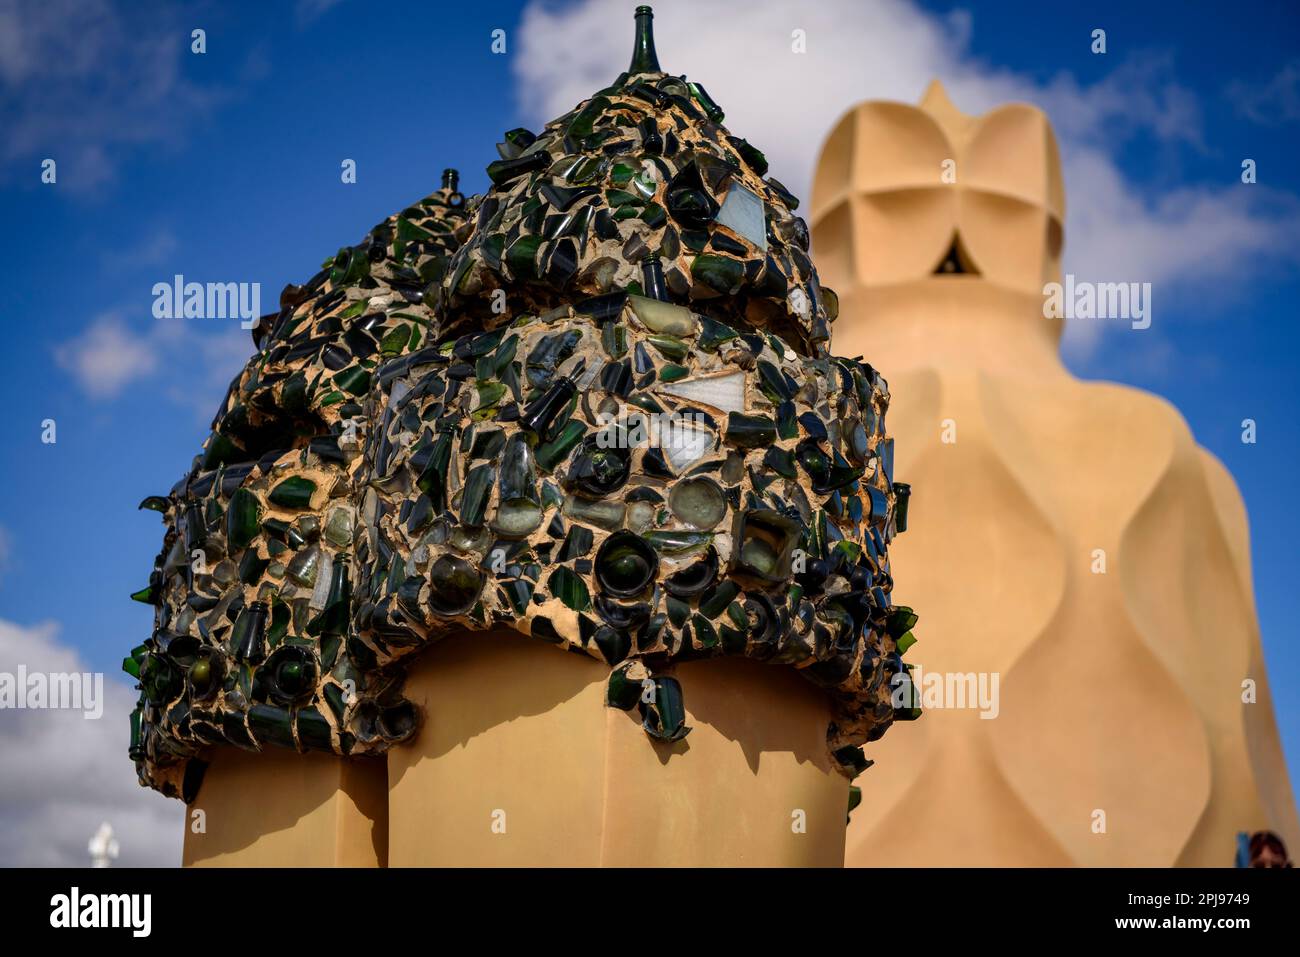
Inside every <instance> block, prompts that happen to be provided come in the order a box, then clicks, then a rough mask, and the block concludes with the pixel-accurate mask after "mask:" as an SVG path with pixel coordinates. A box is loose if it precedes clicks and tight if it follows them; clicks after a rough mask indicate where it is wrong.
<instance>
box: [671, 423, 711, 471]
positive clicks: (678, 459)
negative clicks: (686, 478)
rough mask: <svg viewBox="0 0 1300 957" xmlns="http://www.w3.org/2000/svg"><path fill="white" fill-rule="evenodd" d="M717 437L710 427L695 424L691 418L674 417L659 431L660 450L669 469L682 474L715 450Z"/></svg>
mask: <svg viewBox="0 0 1300 957" xmlns="http://www.w3.org/2000/svg"><path fill="white" fill-rule="evenodd" d="M714 441H715V437H714V435H713V432H712V431H711V430H710V429H709V427H708V426H705V425H699V424H696V423H695V422H693V421H692V420H691V418H690V416H689V414H687V415H680V416H672V417H670V418H669V419H668V421H667V422H666V423H665V424H664V425H662V426H661V427H660V429H659V448H660V450H662V451H663V453H664V458H665V459H667V460H668V467H669V468H671V469H672V470H673V471H674V472H676V473H677V474H679V475H680V474H681V473H682V472H685V471H686V470H687V469H689V468H690V467H691V466H693V465H694V464H695V463H696V462H698V461H699V460H700V459H702V458H704V456H706V455H708V454H709V452H710V451H711V450H712V449H713V444H714Z"/></svg>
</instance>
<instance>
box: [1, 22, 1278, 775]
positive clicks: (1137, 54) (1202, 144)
mask: <svg viewBox="0 0 1300 957" xmlns="http://www.w3.org/2000/svg"><path fill="white" fill-rule="evenodd" d="M632 6H633V4H632V3H630V2H628V3H610V2H604V0H585V2H581V3H579V4H568V5H566V4H546V5H544V6H538V5H525V4H522V3H513V2H501V3H498V2H491V3H474V4H456V5H452V4H430V3H424V2H419V3H416V2H412V3H400V2H397V3H391V4H386V5H382V6H377V5H375V4H370V3H362V2H359V0H300V2H297V3H291V2H285V3H269V4H268V3H265V2H262V3H236V2H228V3H216V2H213V3H156V4H155V3H146V2H139V3H121V4H113V3H108V2H101V0H85V2H80V3H72V2H71V0H46V2H39V3H37V2H26V0H0V117H3V122H0V129H5V130H6V135H5V137H3V138H2V141H0V222H2V223H3V226H4V228H3V230H2V231H0V244H3V249H2V251H0V261H3V263H4V275H5V278H6V287H7V290H8V291H7V293H6V295H5V297H4V302H3V315H4V328H5V335H6V341H7V344H8V349H7V355H8V358H7V360H6V361H5V363H4V371H3V374H0V398H2V400H3V408H4V409H5V412H6V416H5V418H6V421H7V428H5V429H4V430H3V432H2V433H0V462H2V463H3V472H2V473H0V490H3V494H0V619H3V620H4V621H7V622H10V623H12V624H14V625H16V626H18V627H19V628H22V629H33V628H35V627H37V626H38V625H40V624H41V623H47V622H53V623H56V624H57V629H58V630H57V638H51V639H50V640H51V641H58V642H60V643H62V644H63V645H67V646H71V647H72V648H73V649H75V650H76V651H77V652H78V653H79V654H80V655H81V656H82V658H83V659H84V661H85V662H87V663H88V665H89V666H90V667H91V668H93V669H96V670H103V671H106V672H109V673H114V672H116V671H117V669H118V663H119V662H120V660H121V658H122V655H123V654H124V653H125V652H126V651H127V650H128V649H129V648H130V647H131V646H132V645H134V644H136V643H138V642H139V641H140V640H141V639H143V638H144V637H146V636H147V634H148V633H149V630H150V627H151V620H152V615H151V611H150V609H148V608H147V607H145V606H142V605H138V604H134V603H132V602H130V601H128V600H127V595H128V594H129V593H130V592H132V591H134V590H136V589H137V588H140V587H141V586H143V585H144V584H145V582H146V580H147V578H148V574H149V569H150V565H151V561H152V559H153V556H154V555H155V553H156V552H157V550H158V547H159V543H160V532H161V527H160V524H159V522H158V521H157V516H156V515H154V514H152V513H148V512H144V513H137V512H136V511H135V506H136V504H137V503H138V502H139V500H140V499H141V498H142V497H143V496H145V495H146V494H151V493H160V494H162V493H166V491H167V490H168V489H169V488H170V487H171V485H172V484H173V483H174V482H175V481H176V479H177V478H179V477H180V475H181V474H182V473H183V472H184V471H185V470H186V468H187V466H188V462H189V460H190V457H191V456H192V455H193V454H194V453H195V452H196V451H197V450H198V448H199V445H200V443H201V441H202V440H203V438H204V437H205V435H206V433H207V428H206V427H207V424H208V422H209V420H210V418H211V415H212V413H213V412H214V411H215V409H216V406H217V404H218V402H219V401H220V399H221V396H222V394H223V392H224V388H225V385H226V384H227V382H228V381H229V380H230V378H231V377H232V376H233V375H234V374H235V373H236V372H237V371H238V369H239V368H240V366H241V365H242V363H243V361H244V359H245V358H246V357H247V355H248V354H249V353H250V352H251V350H252V345H251V342H250V340H249V338H248V333H247V332H245V331H242V330H240V329H238V328H237V324H236V323H235V322H231V321H222V320H185V321H173V322H171V323H168V322H166V321H162V320H156V319H154V318H153V317H152V316H151V313H150V308H151V303H152V297H151V288H152V286H153V284H154V283H155V282H159V281H170V278H171V277H172V275H173V274H174V273H182V274H183V275H185V277H186V278H187V279H191V280H197V281H243V282H259V283H261V285H262V301H263V304H264V307H263V308H264V310H265V311H271V310H272V309H273V308H274V307H275V302H276V299H277V298H278V295H279V290H280V288H281V287H282V286H283V285H284V284H285V283H286V282H290V281H293V282H300V281H302V280H304V279H306V278H307V277H309V276H310V275H311V274H312V273H313V272H315V270H316V269H317V268H318V267H319V264H320V262H321V260H322V259H323V258H324V257H325V256H327V255H329V254H331V253H333V252H334V251H336V250H337V249H338V247H339V246H341V245H344V244H350V243H353V242H356V241H357V240H359V239H360V238H361V237H362V235H363V234H364V233H365V232H366V230H368V229H369V227H370V226H371V225H373V224H374V223H376V222H378V221H379V220H381V219H382V218H383V217H384V216H386V215H387V214H389V213H390V212H392V211H394V210H397V209H400V208H402V207H403V206H405V205H407V204H408V203H410V202H411V201H412V200H414V199H416V198H418V197H420V196H423V195H424V194H426V193H427V192H429V191H430V190H431V189H433V188H435V187H436V185H437V180H438V176H439V173H440V171H441V170H442V169H443V167H445V166H455V167H458V168H459V169H460V170H461V173H462V188H463V189H464V191H465V192H466V193H470V192H477V191H481V190H482V189H483V188H484V187H485V185H486V182H487V180H486V176H485V174H484V172H483V169H484V167H485V165H486V164H487V163H488V162H489V161H490V160H492V159H493V158H495V151H494V150H493V144H494V143H495V142H497V141H498V140H499V139H500V134H501V133H502V131H504V130H506V129H509V128H511V127H514V126H519V125H526V126H532V127H533V128H536V127H537V125H538V124H539V123H540V122H541V121H544V120H545V119H547V118H549V117H550V116H552V115H555V114H556V113H558V112H560V111H561V110H563V109H567V108H568V107H570V106H571V105H573V104H574V103H576V102H577V100H578V99H580V98H581V97H582V95H585V94H586V93H589V92H591V91H593V90H594V89H596V87H597V86H598V85H599V83H598V82H593V78H595V79H596V80H598V81H606V80H608V79H611V78H612V77H613V75H614V74H615V73H617V72H618V69H620V68H621V66H622V65H623V63H624V61H625V60H626V59H627V55H628V51H629V48H630V39H629V26H628V24H629V20H630V12H631V8H632ZM655 6H656V11H657V13H658V19H657V22H656V28H657V32H658V36H659V52H660V58H661V61H662V62H663V63H664V65H665V68H666V69H669V70H672V71H674V72H686V73H688V74H690V75H691V77H692V79H699V80H701V81H703V82H705V83H706V85H707V86H708V88H709V90H710V92H711V93H712V94H713V95H714V97H715V98H716V99H717V100H718V101H719V102H720V103H721V104H722V105H723V106H724V107H725V108H726V109H727V111H728V125H729V126H730V127H731V128H732V129H733V130H735V131H736V132H738V133H740V134H741V135H744V136H746V137H747V138H749V139H750V140H752V141H753V142H755V143H756V144H757V145H758V146H760V148H764V149H766V150H768V153H769V156H770V158H771V159H772V161H773V167H772V171H773V173H774V175H776V176H777V177H779V178H781V179H782V180H784V181H785V182H786V183H787V184H788V185H790V186H791V187H792V188H793V189H795V190H796V192H799V193H800V194H801V195H804V196H805V197H806V192H807V181H808V177H809V171H810V169H811V166H812V163H813V162H814V160H815V157H816V153H817V150H818V148H819V146H820V137H821V136H822V135H824V133H825V132H826V131H827V130H829V128H830V124H831V123H832V122H833V121H834V119H835V118H836V117H837V116H838V115H839V114H840V113H842V112H843V111H844V110H845V109H847V108H848V107H849V106H850V105H852V104H853V103H854V102H856V101H859V100H863V99H872V98H896V99H906V100H911V101H915V100H916V99H917V98H918V97H919V96H920V94H921V92H922V90H923V89H924V85H925V82H926V81H927V80H928V79H929V77H930V76H932V75H939V76H941V77H943V79H944V80H945V83H946V84H947V85H948V87H949V91H950V93H951V94H952V96H953V99H954V101H955V102H956V103H957V104H958V106H960V107H962V108H963V109H965V110H967V111H968V112H972V113H974V112H979V111H982V110H983V109H985V108H987V107H988V106H992V105H995V104H996V103H1000V102H1005V101H1007V100H1009V99H1018V98H1026V99H1030V100H1032V101H1034V102H1036V103H1039V104H1041V105H1042V106H1044V108H1046V109H1047V110H1048V112H1049V116H1050V118H1051V119H1052V121H1053V123H1054V125H1055V126H1056V128H1057V132H1058V135H1059V136H1060V139H1061V143H1062V151H1063V159H1064V162H1065V168H1066V190H1067V202H1068V204H1069V206H1070V219H1069V221H1068V222H1067V231H1066V266H1067V268H1068V269H1072V270H1073V271H1075V272H1076V273H1079V274H1080V275H1081V276H1085V277H1086V276H1087V275H1088V274H1090V273H1091V274H1095V275H1097V276H1099V277H1104V278H1112V279H1147V280H1151V281H1154V283H1155V297H1156V307H1157V309H1159V310H1160V313H1159V316H1158V318H1157V319H1156V321H1155V322H1154V323H1153V326H1152V328H1151V329H1150V330H1147V331H1145V332H1143V333H1142V334H1141V335H1140V337H1139V336H1135V335H1134V334H1132V333H1129V334H1125V333H1124V332H1122V331H1114V330H1107V331H1103V332H1101V333H1100V334H1096V332H1095V330H1074V331H1072V333H1071V334H1070V336H1069V341H1068V342H1067V348H1066V359H1067V362H1068V364H1069V366H1070V367H1071V369H1072V370H1073V371H1075V372H1076V373H1077V374H1078V375H1080V376H1082V377H1085V378H1097V379H1109V380H1114V381H1120V382H1125V383H1129V384H1132V385H1135V386H1139V387H1141V388H1144V389H1147V390H1149V391H1151V392H1154V393H1157V394H1159V395H1162V396H1164V397H1166V398H1168V399H1169V400H1170V401H1172V402H1173V403H1174V404H1175V405H1176V406H1177V407H1178V408H1179V409H1180V410H1181V411H1182V413H1183V415H1184V416H1185V417H1186V418H1187V420H1188V422H1189V424H1190V425H1191V427H1192V429H1193V432H1194V433H1195V435H1196V436H1197V439H1198V440H1199V441H1200V442H1201V444H1203V445H1204V446H1205V447H1207V448H1208V449H1210V450H1211V451H1212V452H1214V453H1215V454H1216V455H1217V456H1218V457H1219V458H1220V459H1221V460H1222V461H1223V462H1224V463H1225V464H1226V465H1227V466H1228V468H1229V469H1230V470H1231V471H1232V473H1233V475H1234V476H1235V477H1236V479H1237V482H1238V484H1239V485H1240V488H1241V490H1242V493H1243V495H1244V497H1245V500H1246V504H1247V508H1248V511H1249V514H1250V518H1251V532H1252V548H1253V554H1254V575H1255V586H1256V598H1257V602H1258V608H1259V615H1260V621H1261V627H1262V631H1263V636H1264V644H1265V650H1266V656H1267V662H1268V667H1269V675H1270V680H1271V683H1272V687H1273V693H1274V697H1275V700H1276V706H1277V714H1278V720H1279V723H1280V725H1281V729H1282V733H1283V737H1284V742H1285V746H1286V750H1287V753H1288V756H1289V763H1290V766H1291V768H1292V771H1293V773H1292V778H1293V783H1295V782H1296V772H1297V771H1300V686H1298V683H1297V681H1296V679H1297V677H1300V645H1298V644H1297V642H1296V640H1295V626H1294V622H1295V621H1297V620H1298V619H1300V588H1297V587H1296V585H1295V582H1296V580H1297V578H1298V577H1300V558H1298V557H1297V550H1296V548H1295V546H1294V543H1295V541H1296V540H1297V535H1298V533H1300V517H1298V515H1300V512H1298V510H1297V508H1296V506H1295V503H1294V493H1293V489H1294V488H1295V486H1296V480H1295V474H1296V471H1297V466H1300V461H1297V459H1298V458H1300V455H1298V453H1297V449H1300V435H1298V434H1297V430H1298V428H1300V427H1298V426H1297V422H1296V411H1297V408H1300V406H1298V404H1297V398H1300V396H1298V394H1297V393H1298V392H1300V387H1298V386H1297V382H1296V372H1297V362H1296V359H1297V346H1298V342H1297V332H1296V325H1295V310H1294V306H1293V303H1294V302H1295V301H1296V300H1297V296H1298V294H1300V215H1298V212H1300V169H1297V165H1296V162H1295V157H1296V155H1297V145H1298V142H1297V141H1298V139H1300V42H1297V41H1300V29H1298V24H1300V14H1297V13H1296V12H1295V11H1294V5H1293V4H1286V3H1255V4H1252V5H1251V7H1250V11H1249V12H1244V11H1243V9H1242V8H1238V7H1234V6H1229V5H1224V4H1218V5H1211V4H1199V3H1194V2H1190V3H1183V4H1178V5H1177V9H1178V15H1177V16H1176V17H1174V16H1171V15H1170V13H1169V10H1170V5H1168V4H1153V5H1151V8H1150V9H1134V8H1135V7H1136V6H1137V5H1135V4H1131V3H1094V4H1089V5H1088V11H1087V12H1086V13H1085V12H1084V11H1083V10H1075V9H1073V7H1074V6H1075V5H1064V4H1042V3H1037V2H1005V3H981V4H979V5H978V9H977V10H974V11H972V9H971V5H967V4H963V3H950V2H930V3H902V2H888V3H883V4H880V5H878V6H873V7H872V9H871V10H868V11H863V10H861V9H859V8H861V7H862V6H863V5H862V4H860V3H855V2H849V0H842V2H827V3H825V4H818V5H817V10H816V11H815V12H808V11H802V10H799V8H800V7H802V6H804V5H803V4H793V3H777V2H754V3H744V4H742V3H735V4H730V5H727V4H723V3H720V2H703V0H701V2H699V3H694V4H689V5H685V6H684V5H683V4H682V3H679V2H668V3H660V4H656V5H655ZM1079 6H1082V5H1079ZM1066 7H1069V9H1058V8H1066ZM1288 7H1292V9H1290V10H1289V9H1288ZM689 9H693V10H695V11H696V12H694V13H689V12H688V10H689ZM698 18H703V19H704V21H706V22H708V23H709V24H710V28H711V29H710V30H699V31H696V32H695V34H694V35H693V34H692V29H691V26H692V23H694V22H696V21H697V19H698ZM611 19H612V22H613V23H615V24H617V27H616V28H615V30H614V31H613V33H612V34H608V35H607V32H606V28H605V26H604V24H606V23H607V22H609V21H610V20H611ZM195 28H202V29H204V30H206V40H207V52H206V53H204V54H202V55H196V54H193V53H191V52H190V45H191V39H190V36H191V30H193V29H195ZM794 28H806V29H807V33H808V43H809V51H808V55H807V57H805V58H803V59H801V60H798V61H797V62H793V61H792V58H790V57H785V58H779V59H778V58H773V59H771V60H768V59H766V56H767V54H766V53H765V52H764V51H765V50H766V49H767V48H766V47H764V46H763V45H762V44H763V43H765V42H767V41H768V40H772V41H773V42H774V43H775V45H776V46H775V47H774V49H778V48H780V47H783V46H788V42H789V40H788V38H789V34H790V30H791V29H794ZM1094 28H1102V29H1105V30H1106V32H1107V46H1108V49H1107V52H1106V54H1105V55H1101V56H1099V55H1095V54H1093V53H1091V52H1090V49H1089V44H1090V35H1091V32H1092V30H1093V29H1094ZM495 29H503V30H505V31H506V41H507V52H506V53H505V54H504V55H500V54H494V53H493V52H492V50H491V43H492V31H493V30H495ZM611 64H613V66H612V68H611V66H610V65H611ZM746 84H748V87H746ZM806 99H811V100H813V101H815V105H814V106H813V107H811V108H809V109H801V108H799V106H798V104H799V103H800V102H801V101H804V100H806ZM783 107H784V108H783ZM46 157H51V158H55V159H56V160H57V161H58V181H57V183H56V184H54V185H43V184H42V183H41V182H40V173H41V161H42V159H44V158H46ZM1243 158H1252V159H1254V160H1255V161H1256V163H1257V167H1258V179H1259V182H1258V184H1256V185H1254V186H1244V185H1242V184H1241V183H1240V171H1241V161H1242V159H1243ZM345 159H354V160H355V161H356V164H357V182H356V183H355V184H344V183H342V182H341V180H340V164H341V163H342V161H343V160H345ZM1114 270H1120V271H1121V272H1126V273H1129V274H1127V275H1114V274H1113V272H1114ZM1108 271H1110V272H1109V273H1108ZM1244 418H1253V419H1255V420H1256V422H1257V423H1258V442H1257V443H1256V444H1254V445H1244V444H1243V443H1242V442H1241V421H1242V419H1244ZM45 419H54V420H55V421H56V422H57V442H56V443H55V444H53V445H47V444H42V442H41V441H40V436H41V428H42V426H41V423H42V421H43V420H45ZM119 730H120V731H121V733H122V735H123V736H124V735H125V728H124V727H123V728H121V729H119ZM124 742H125V738H124V737H123V745H122V746H123V748H125V743H124ZM119 763H120V765H121V767H122V769H124V771H125V773H126V776H127V777H130V770H129V765H128V763H127V762H126V759H125V755H124V754H122V755H121V758H120V762H119Z"/></svg>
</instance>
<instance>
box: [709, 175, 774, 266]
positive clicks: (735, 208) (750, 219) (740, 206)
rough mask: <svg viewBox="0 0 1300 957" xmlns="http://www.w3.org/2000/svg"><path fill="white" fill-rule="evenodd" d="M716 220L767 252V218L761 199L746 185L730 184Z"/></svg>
mask: <svg viewBox="0 0 1300 957" xmlns="http://www.w3.org/2000/svg"><path fill="white" fill-rule="evenodd" d="M717 222H719V223H721V224H722V225H724V226H726V227H727V228H728V229H730V230H732V232H734V233H736V234H738V235H740V236H744V237H745V238H746V239H748V240H749V241H750V242H751V243H753V244H754V245H755V246H757V247H758V248H759V249H761V250H763V252H767V218H766V217H765V216H764V215H763V201H762V200H761V199H759V198H758V197H757V196H755V195H754V193H753V192H751V191H750V190H749V189H748V188H747V187H745V186H742V185H740V184H739V183H735V182H733V183H732V184H731V189H729V190H727V198H726V199H725V200H723V202H722V209H721V210H720V211H719V212H718V218H717Z"/></svg>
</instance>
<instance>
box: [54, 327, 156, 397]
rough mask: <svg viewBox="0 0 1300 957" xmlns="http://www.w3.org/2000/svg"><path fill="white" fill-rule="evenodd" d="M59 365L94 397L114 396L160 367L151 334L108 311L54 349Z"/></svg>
mask: <svg viewBox="0 0 1300 957" xmlns="http://www.w3.org/2000/svg"><path fill="white" fill-rule="evenodd" d="M54 357H55V359H56V360H57V361H58V363H59V365H60V366H62V367H63V368H64V369H66V370H68V371H69V372H70V373H72V376H73V378H75V379H76V380H77V382H78V384H80V386H81V387H82V388H83V389H84V390H85V391H86V392H87V393H88V394H89V395H90V396H92V397H93V398H97V399H108V398H112V397H114V396H116V395H118V394H119V393H121V391H122V390H123V389H125V388H126V387H127V386H128V385H130V384H131V383H132V382H134V381H135V380H137V379H142V378H144V377H146V376H148V375H150V374H152V373H153V371H154V370H155V369H156V368H157V366H158V348H157V344H156V343H155V342H154V339H153V337H152V336H139V335H136V334H134V333H132V332H131V331H129V330H128V329H127V326H126V324H125V323H124V322H123V320H122V317H121V314H120V313H117V312H108V313H104V314H102V315H100V316H98V317H97V318H96V319H94V320H93V321H92V322H91V324H90V326H89V327H88V328H87V329H86V331H85V332H83V333H82V334H81V335H80V336H79V337H78V338H76V339H74V340H72V341H70V342H65V343H63V344H62V345H60V346H59V347H58V348H57V349H55V351H54Z"/></svg>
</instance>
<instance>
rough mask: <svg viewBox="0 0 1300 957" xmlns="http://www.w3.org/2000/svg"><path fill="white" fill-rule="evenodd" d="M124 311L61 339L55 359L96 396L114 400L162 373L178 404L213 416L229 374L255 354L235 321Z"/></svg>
mask: <svg viewBox="0 0 1300 957" xmlns="http://www.w3.org/2000/svg"><path fill="white" fill-rule="evenodd" d="M130 315H131V314H130V312H129V311H128V310H126V309H112V310H109V311H108V312H104V313H100V314H99V315H98V316H96V317H94V318H93V319H92V320H91V321H90V324H89V325H88V326H87V327H86V330H85V331H84V332H82V333H81V334H80V335H79V336H78V337H77V338H75V339H71V340H69V341H67V342H63V343H60V344H59V345H58V346H56V347H55V349H54V359H55V361H56V362H57V363H58V364H59V366H60V367H62V368H63V369H65V370H66V371H67V372H68V373H70V374H71V375H72V377H73V379H75V380H76V382H77V384H78V385H79V386H80V387H81V388H82V389H83V390H84V391H85V392H86V394H87V395H89V396H90V397H92V398H96V399H113V398H116V397H117V396H119V395H121V394H122V393H123V392H124V391H125V390H126V389H127V388H129V387H130V386H131V385H132V384H134V383H136V382H138V381H141V380H143V379H147V378H149V377H151V376H160V377H161V378H162V379H163V380H164V382H163V386H164V388H163V391H164V393H165V394H166V395H168V396H169V397H170V398H171V399H173V400H174V401H175V402H176V403H177V404H179V405H183V406H187V407H192V408H195V409H197V410H198V413H199V418H201V419H203V420H205V421H206V420H208V419H211V418H212V412H213V409H215V407H216V405H217V404H218V403H219V402H220V400H221V397H222V395H223V394H224V393H225V388H226V386H228V385H229V384H230V380H231V378H233V377H234V375H235V373H236V372H238V371H239V369H240V368H241V367H242V366H243V364H244V363H245V362H247V361H248V359H249V357H250V356H251V355H252V354H253V351H254V349H253V343H252V339H251V338H250V337H249V334H248V332H247V331H246V330H244V329H241V328H239V326H238V324H237V323H234V322H231V323H227V324H226V325H225V326H224V327H222V328H219V329H217V328H215V327H216V326H217V325H218V323H217V322H216V321H213V322H210V323H209V325H210V326H211V327H213V328H210V329H203V328H202V324H203V323H205V322H209V321H208V320H187V319H154V318H152V317H146V318H134V319H129V316H130Z"/></svg>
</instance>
